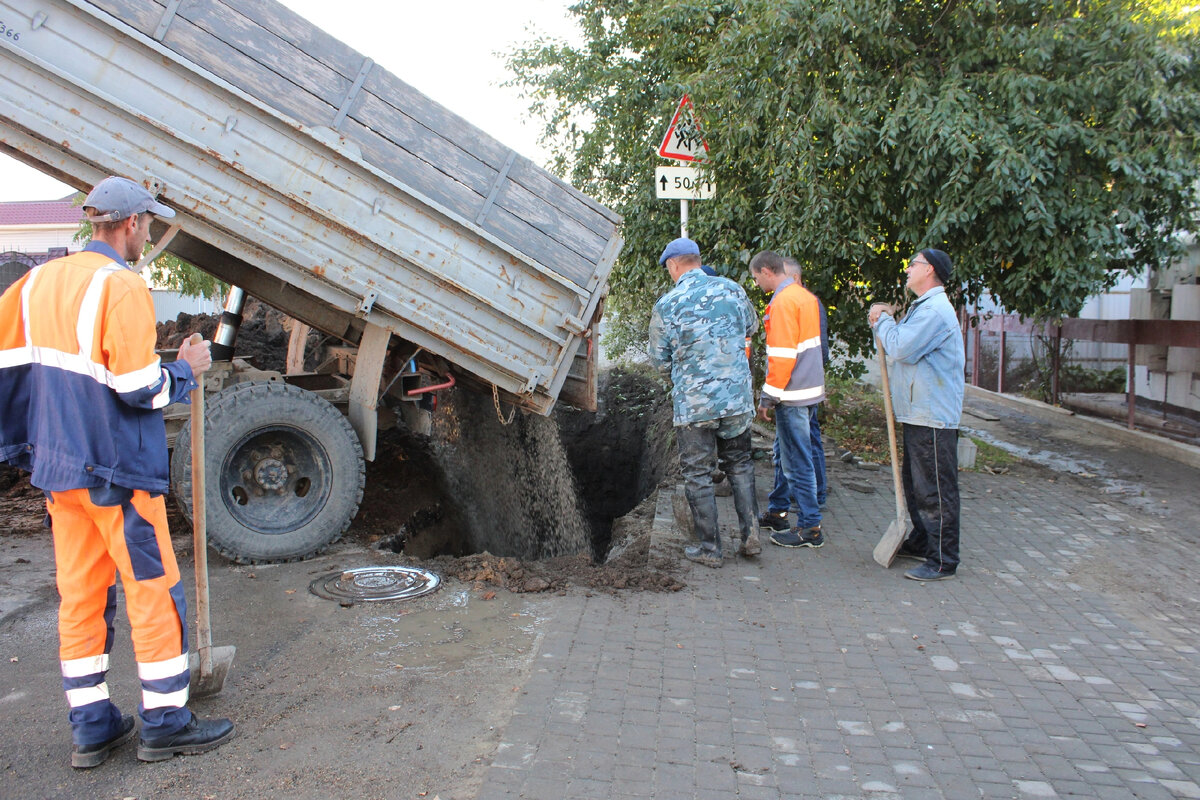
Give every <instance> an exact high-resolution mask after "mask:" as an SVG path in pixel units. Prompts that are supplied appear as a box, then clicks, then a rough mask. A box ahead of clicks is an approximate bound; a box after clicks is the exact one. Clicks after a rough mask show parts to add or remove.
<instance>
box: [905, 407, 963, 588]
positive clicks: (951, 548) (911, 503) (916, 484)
mask: <svg viewBox="0 0 1200 800" xmlns="http://www.w3.org/2000/svg"><path fill="white" fill-rule="evenodd" d="M901 474H902V477H903V480H904V499H905V501H906V502H907V503H908V515H909V516H910V517H911V518H912V523H913V530H912V533H910V534H909V537H908V541H907V542H906V545H907V546H908V547H910V548H912V549H913V550H915V551H916V552H918V553H924V554H925V558H926V560H927V561H928V562H929V563H931V564H932V565H934V566H936V567H938V569H939V570H941V571H942V572H950V573H953V572H954V571H955V570H957V569H958V532H959V531H958V519H959V501H958V431H957V430H956V429H954V428H927V427H925V426H923V425H909V424H908V423H907V422H906V423H904V464H903V466H902V468H901Z"/></svg>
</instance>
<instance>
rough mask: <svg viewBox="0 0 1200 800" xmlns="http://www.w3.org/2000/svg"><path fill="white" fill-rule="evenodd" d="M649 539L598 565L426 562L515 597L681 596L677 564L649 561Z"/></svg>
mask: <svg viewBox="0 0 1200 800" xmlns="http://www.w3.org/2000/svg"><path fill="white" fill-rule="evenodd" d="M648 548H649V538H648V537H645V538H644V539H643V541H642V542H641V543H640V546H638V545H635V546H633V547H630V548H629V549H627V550H626V551H625V553H624V554H622V556H621V557H620V558H619V559H616V560H615V561H612V562H609V563H607V564H596V563H594V562H593V561H592V560H591V558H589V557H588V555H587V554H586V553H580V554H578V555H573V556H559V557H557V558H550V559H545V560H543V561H522V560H521V559H517V558H503V557H499V556H493V555H491V554H490V553H480V554H477V555H473V556H466V557H464V558H449V557H441V558H436V559H433V560H431V561H427V562H424V564H423V566H427V567H429V568H430V569H432V570H434V571H435V572H439V573H441V574H442V575H444V576H447V577H453V578H457V579H458V580H460V581H464V582H466V583H472V584H474V588H475V589H476V590H483V589H485V588H486V587H488V586H494V587H497V588H501V589H507V590H508V591H511V592H518V593H525V592H548V591H559V592H561V591H565V590H566V589H568V588H570V587H579V588H583V589H589V590H596V591H602V592H619V591H622V590H626V591H649V592H677V591H679V590H680V589H682V588H684V586H686V584H685V583H684V582H683V581H681V580H680V579H679V577H678V571H679V570H680V569H681V564H682V562H680V561H679V560H678V559H675V560H668V559H662V558H655V559H650V560H648V554H647V550H648Z"/></svg>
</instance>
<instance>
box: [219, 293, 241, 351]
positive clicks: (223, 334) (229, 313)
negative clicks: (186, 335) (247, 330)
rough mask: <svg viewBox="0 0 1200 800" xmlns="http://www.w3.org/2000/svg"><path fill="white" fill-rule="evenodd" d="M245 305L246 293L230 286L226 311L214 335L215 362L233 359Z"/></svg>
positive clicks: (226, 299) (223, 312)
mask: <svg viewBox="0 0 1200 800" xmlns="http://www.w3.org/2000/svg"><path fill="white" fill-rule="evenodd" d="M245 305H246V293H245V292H244V291H242V290H241V289H239V288H238V287H236V286H230V287H229V295H228V296H227V297H226V298H225V310H224V311H222V312H221V322H220V323H219V324H218V325H217V332H216V333H214V334H213V343H212V359H213V361H230V360H231V359H232V358H233V347H234V345H235V344H237V335H238V329H239V328H241V327H242V308H244V307H245Z"/></svg>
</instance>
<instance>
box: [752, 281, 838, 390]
mask: <svg viewBox="0 0 1200 800" xmlns="http://www.w3.org/2000/svg"><path fill="white" fill-rule="evenodd" d="M763 325H764V326H765V327H766V332H767V380H766V382H765V383H764V384H763V389H762V395H761V396H760V397H759V401H758V404H759V405H760V406H765V407H767V408H770V407H773V406H775V405H778V404H780V403H782V404H784V405H789V406H811V405H816V404H817V403H819V402H821V401H822V400H824V399H825V366H824V364H823V363H822V359H821V308H820V304H819V303H818V302H817V298H816V296H815V295H813V293H812V292H810V291H808V290H807V289H805V288H804V287H803V286H801V285H800V284H798V283H796V282H795V281H791V280H788V281H785V282H784V283H783V284H781V285H780V286H779V288H777V289H776V290H775V293H774V294H773V295H772V296H771V302H770V303H768V304H767V310H766V313H765V314H764V315H763Z"/></svg>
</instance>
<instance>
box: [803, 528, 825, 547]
mask: <svg viewBox="0 0 1200 800" xmlns="http://www.w3.org/2000/svg"><path fill="white" fill-rule="evenodd" d="M823 544H825V534H823V533H821V526H820V525H814V526H813V527H811V528H805V529H804V530H802V531H800V546H801V547H813V548H816V547H820V546H821V545H823Z"/></svg>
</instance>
